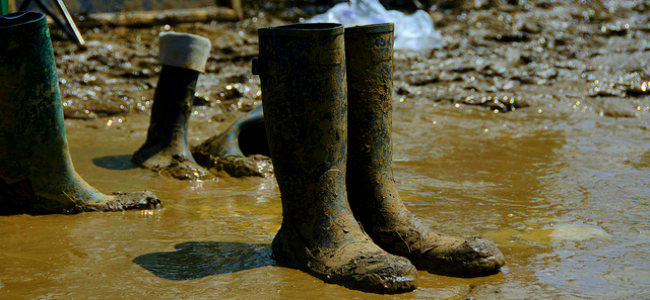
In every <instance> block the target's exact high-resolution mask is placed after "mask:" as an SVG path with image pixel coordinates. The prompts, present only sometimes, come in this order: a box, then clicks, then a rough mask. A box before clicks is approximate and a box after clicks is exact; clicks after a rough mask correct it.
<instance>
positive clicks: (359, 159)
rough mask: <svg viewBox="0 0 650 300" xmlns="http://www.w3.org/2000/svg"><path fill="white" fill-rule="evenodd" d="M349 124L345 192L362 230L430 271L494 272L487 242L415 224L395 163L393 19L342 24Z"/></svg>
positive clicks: (495, 252) (498, 260)
mask: <svg viewBox="0 0 650 300" xmlns="http://www.w3.org/2000/svg"><path fill="white" fill-rule="evenodd" d="M345 48H346V49H345V50H346V51H345V53H346V58H347V62H348V65H347V74H348V92H349V93H348V97H349V130H348V139H349V140H348V142H349V143H348V149H349V154H348V161H347V167H348V176H347V190H348V196H349V198H350V206H351V207H352V211H353V212H354V215H355V217H356V218H357V220H359V221H360V222H361V224H362V225H363V228H364V229H365V231H366V232H367V233H368V234H369V235H370V236H371V237H372V239H373V240H374V241H375V243H377V244H378V245H379V246H381V247H382V248H383V249H384V250H386V251H388V252H390V253H393V254H397V255H400V256H404V257H406V258H408V259H410V260H411V262H412V263H413V264H414V265H415V266H416V267H417V268H418V269H424V270H428V271H429V272H431V273H435V274H441V275H451V276H460V277H475V276H483V275H490V274H494V273H497V272H498V271H499V268H500V267H501V266H502V265H504V263H505V260H504V258H503V254H501V251H499V249H498V248H497V247H496V245H495V244H494V243H493V242H491V241H487V240H484V239H480V238H471V239H468V240H465V239H460V238H455V237H449V236H444V235H441V234H438V233H436V232H434V231H431V230H430V229H429V228H426V227H424V226H422V225H421V224H420V222H419V221H418V220H417V218H416V217H415V216H413V214H411V213H410V212H409V211H408V210H407V209H406V207H404V204H403V203H402V200H401V199H400V197H399V194H398V193H397V189H396V188H395V182H394V179H393V162H392V140H391V131H392V101H393V100H392V93H393V83H392V68H393V24H379V25H370V26H359V27H352V28H346V30H345Z"/></svg>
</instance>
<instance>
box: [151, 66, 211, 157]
mask: <svg viewBox="0 0 650 300" xmlns="http://www.w3.org/2000/svg"><path fill="white" fill-rule="evenodd" d="M199 75H200V73H199V72H198V71H195V70H191V69H185V68H179V67H174V66H168V65H163V67H162V70H161V72H160V78H159V79H158V84H157V85H156V91H155V93H154V102H153V105H152V107H151V122H150V125H149V130H148V131H147V141H146V144H145V147H146V146H148V145H149V146H152V145H156V146H158V147H162V148H166V147H169V146H173V145H172V143H173V142H179V143H182V144H184V145H186V144H187V124H188V121H189V119H190V115H191V114H192V107H193V102H194V94H195V91H196V83H197V81H198V78H199ZM187 154H188V155H189V153H187ZM190 157H191V156H190Z"/></svg>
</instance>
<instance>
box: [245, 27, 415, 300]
mask: <svg viewBox="0 0 650 300" xmlns="http://www.w3.org/2000/svg"><path fill="white" fill-rule="evenodd" d="M258 32H259V38H260V43H259V45H260V46H259V47H260V54H259V55H260V56H259V61H255V62H254V66H253V73H254V74H259V75H260V79H261V83H262V98H263V107H264V118H265V127H266V133H267V136H268V141H269V150H270V153H271V159H272V161H273V167H274V169H275V176H276V179H277V182H278V186H279V188H280V193H281V197H282V226H281V228H280V231H279V232H278V233H277V235H276V236H275V239H274V240H273V244H272V250H273V255H274V257H275V258H276V260H278V262H280V263H281V264H284V265H286V266H289V267H293V268H298V269H301V270H303V271H305V272H307V273H310V274H312V275H313V276H316V277H318V278H320V279H322V280H323V281H325V282H328V283H335V284H339V285H343V286H346V287H349V288H352V289H359V290H363V291H367V292H374V293H401V292H408V291H411V290H413V289H415V288H416V287H417V272H416V269H415V267H413V265H412V264H411V263H410V262H409V261H408V260H407V259H405V258H403V257H399V256H395V255H391V254H389V253H387V252H386V251H384V250H382V249H381V248H379V247H378V246H377V245H376V244H375V243H373V242H372V240H371V239H370V237H368V235H367V234H365V233H364V232H363V230H361V228H360V227H359V224H358V223H357V221H356V220H355V219H354V216H353V215H352V211H351V210H350V206H349V204H348V199H347V194H346V191H345V160H346V151H347V150H346V149H347V141H346V137H347V104H346V103H347V96H346V94H347V88H346V76H345V54H344V44H343V43H344V39H343V27H342V25H340V24H327V23H321V24H297V25H289V26H280V27H270V28H260V29H259V31H258Z"/></svg>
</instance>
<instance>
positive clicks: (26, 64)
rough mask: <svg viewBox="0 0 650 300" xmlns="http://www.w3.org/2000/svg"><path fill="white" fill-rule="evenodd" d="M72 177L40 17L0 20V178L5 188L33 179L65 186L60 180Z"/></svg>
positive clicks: (49, 50)
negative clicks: (14, 183) (14, 182)
mask: <svg viewBox="0 0 650 300" xmlns="http://www.w3.org/2000/svg"><path fill="white" fill-rule="evenodd" d="M73 173H74V169H73V167H72V162H71V160H70V156H69V153H68V143H67V140H66V135H65V128H64V119H63V106H62V102H61V93H60V91H59V86H58V75H57V70H56V63H55V61H54V53H53V51H52V42H51V40H50V33H49V30H48V27H47V22H46V19H45V16H44V15H43V14H42V13H38V12H18V13H13V14H9V15H5V16H1V17H0V177H2V178H3V179H4V180H6V181H7V182H8V183H10V182H11V181H16V180H21V179H24V178H30V177H32V176H33V174H38V177H42V179H43V180H45V179H46V178H48V177H50V178H51V179H49V180H51V181H57V180H63V181H65V180H67V179H66V178H63V177H64V176H61V175H60V174H73ZM34 176H36V175H34ZM32 179H33V180H34V179H35V178H32Z"/></svg>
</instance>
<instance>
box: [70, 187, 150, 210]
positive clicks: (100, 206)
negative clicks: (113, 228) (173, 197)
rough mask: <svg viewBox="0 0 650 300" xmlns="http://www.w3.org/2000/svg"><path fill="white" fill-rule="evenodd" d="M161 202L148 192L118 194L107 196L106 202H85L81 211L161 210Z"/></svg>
mask: <svg viewBox="0 0 650 300" xmlns="http://www.w3.org/2000/svg"><path fill="white" fill-rule="evenodd" d="M162 207H163V205H162V201H160V199H158V198H156V196H155V195H154V194H153V193H152V192H149V191H142V192H132V193H120V192H116V193H113V195H111V196H108V197H107V199H106V201H98V202H87V203H84V204H83V205H81V207H80V208H81V211H86V212H90V211H105V212H108V211H124V210H133V209H157V208H162Z"/></svg>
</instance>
